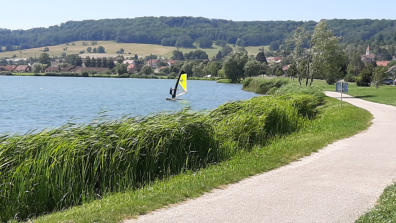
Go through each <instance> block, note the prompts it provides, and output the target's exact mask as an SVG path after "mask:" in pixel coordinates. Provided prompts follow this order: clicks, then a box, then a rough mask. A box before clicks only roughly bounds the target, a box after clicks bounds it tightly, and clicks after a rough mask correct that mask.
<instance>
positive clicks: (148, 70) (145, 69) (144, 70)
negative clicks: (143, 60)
mask: <svg viewBox="0 0 396 223" xmlns="http://www.w3.org/2000/svg"><path fill="white" fill-rule="evenodd" d="M153 72H154V71H153V68H152V67H151V66H144V67H143V68H142V73H143V74H147V75H148V74H152V73H153Z"/></svg>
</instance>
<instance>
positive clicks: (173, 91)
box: [167, 70, 187, 100]
mask: <svg viewBox="0 0 396 223" xmlns="http://www.w3.org/2000/svg"><path fill="white" fill-rule="evenodd" d="M179 85H180V86H181V88H182V89H183V90H184V91H183V92H181V93H180V94H177V88H178V86H179ZM186 93H187V73H186V72H184V71H183V70H180V72H179V77H178V78H177V81H176V84H175V88H170V89H169V94H170V95H171V96H172V98H167V99H168V100H176V97H178V96H182V95H184V94H186Z"/></svg>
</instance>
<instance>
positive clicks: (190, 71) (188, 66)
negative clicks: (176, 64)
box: [182, 61, 194, 75]
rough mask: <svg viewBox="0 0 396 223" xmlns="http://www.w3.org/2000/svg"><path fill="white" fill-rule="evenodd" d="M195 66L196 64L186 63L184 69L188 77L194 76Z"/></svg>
mask: <svg viewBox="0 0 396 223" xmlns="http://www.w3.org/2000/svg"><path fill="white" fill-rule="evenodd" d="M193 66H194V62H192V61H187V62H184V64H183V66H182V69H183V71H184V72H186V73H187V75H192V74H193Z"/></svg>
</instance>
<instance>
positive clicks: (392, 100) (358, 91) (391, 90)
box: [293, 80, 396, 106]
mask: <svg viewBox="0 0 396 223" xmlns="http://www.w3.org/2000/svg"><path fill="white" fill-rule="evenodd" d="M297 83H298V82H297V80H294V81H293V84H297ZM312 86H313V87H316V88H319V89H321V90H323V91H335V88H336V87H335V84H334V85H328V84H327V83H326V82H325V81H323V80H314V82H313V84H312ZM347 94H349V95H351V96H354V97H358V98H361V99H364V100H367V101H372V102H377V103H382V104H387V105H394V106H396V86H393V85H382V86H380V87H379V88H375V87H358V86H357V85H356V83H349V92H348V93H347Z"/></svg>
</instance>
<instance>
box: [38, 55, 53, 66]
mask: <svg viewBox="0 0 396 223" xmlns="http://www.w3.org/2000/svg"><path fill="white" fill-rule="evenodd" d="M39 63H41V64H45V65H47V66H48V65H50V64H51V59H50V57H49V55H48V54H47V53H42V54H41V55H40V58H39Z"/></svg>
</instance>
